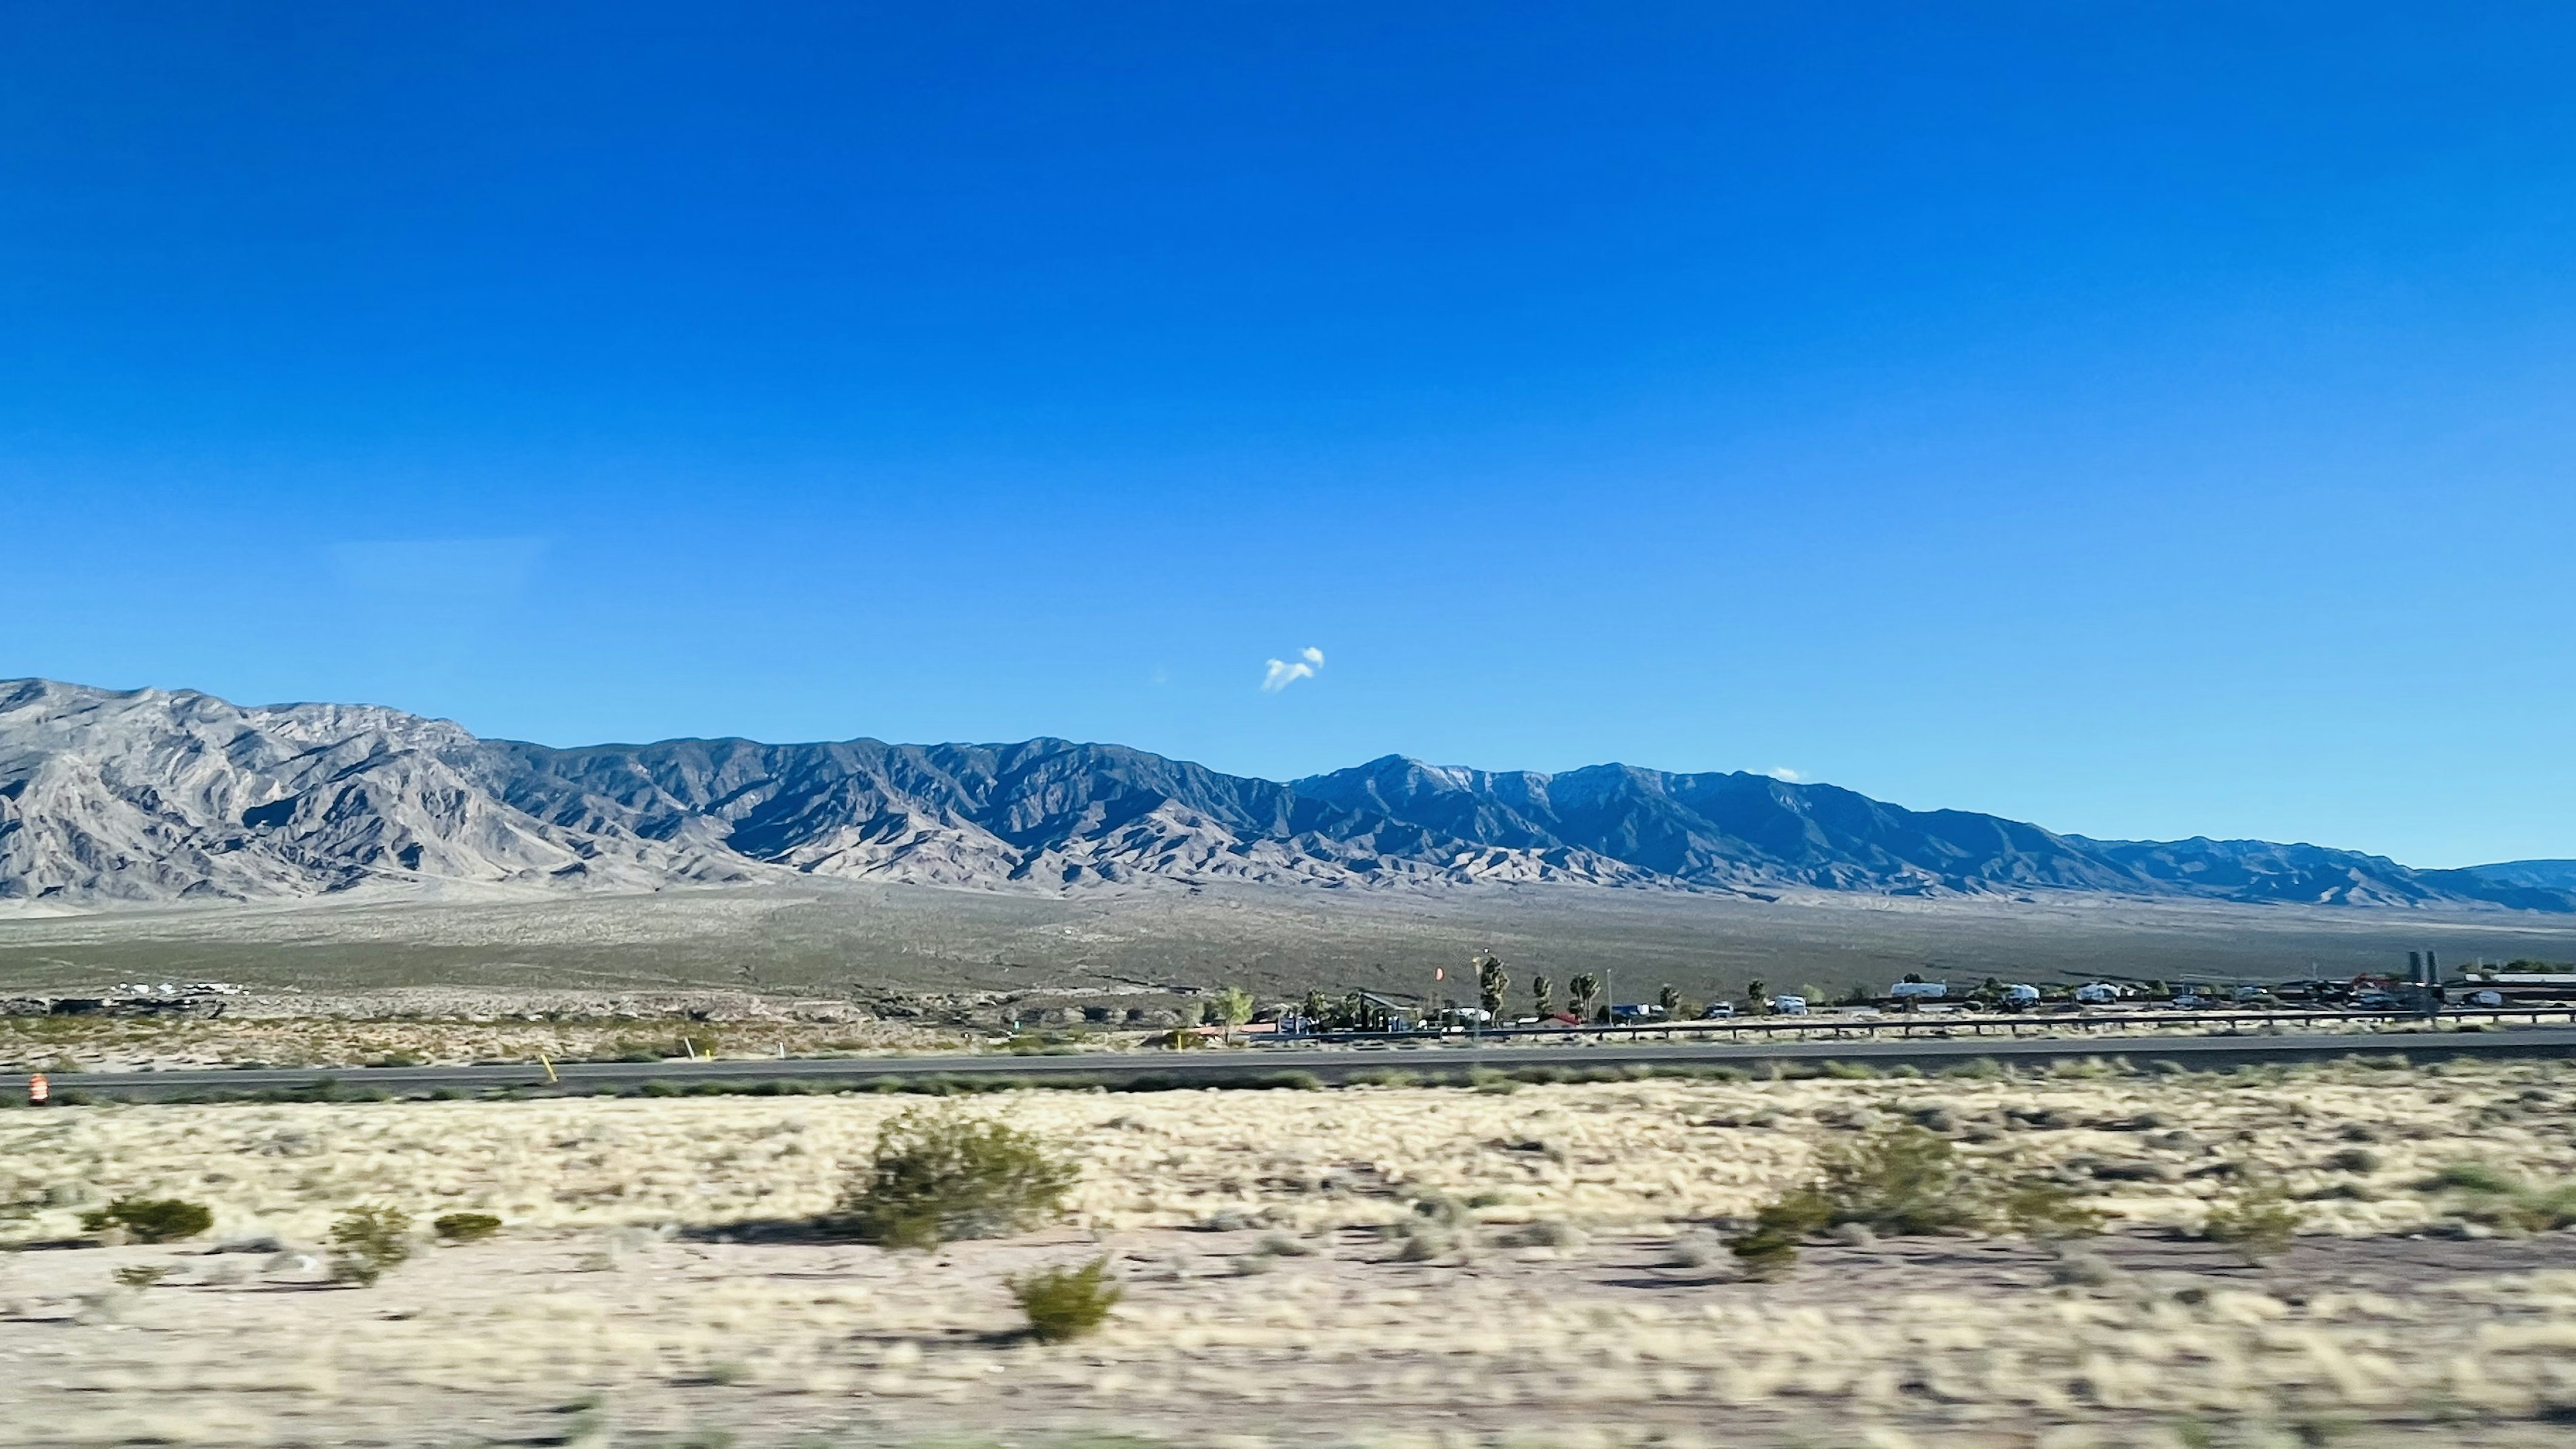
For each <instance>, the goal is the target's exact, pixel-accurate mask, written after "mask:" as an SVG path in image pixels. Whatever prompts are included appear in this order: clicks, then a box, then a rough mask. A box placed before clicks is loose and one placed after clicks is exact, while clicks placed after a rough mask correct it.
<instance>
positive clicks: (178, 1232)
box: [80, 1197, 215, 1243]
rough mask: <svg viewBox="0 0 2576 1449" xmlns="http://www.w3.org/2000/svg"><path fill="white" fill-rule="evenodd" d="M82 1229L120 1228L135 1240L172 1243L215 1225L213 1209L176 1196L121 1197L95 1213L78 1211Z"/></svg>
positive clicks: (102, 1229) (85, 1230) (87, 1230)
mask: <svg viewBox="0 0 2576 1449" xmlns="http://www.w3.org/2000/svg"><path fill="white" fill-rule="evenodd" d="M80 1223H81V1230H82V1231H83V1232H90V1233H103V1232H106V1231H108V1230H109V1229H111V1228H122V1229H124V1230H125V1235H126V1236H127V1237H129V1238H132V1239H133V1240H134V1241H136V1242H138V1243H175V1242H178V1241H179V1240H180V1239H182V1238H193V1237H195V1236H196V1235H198V1234H199V1233H202V1232H204V1231H205V1230H206V1229H208V1228H211V1227H213V1226H214V1225H215V1213H214V1209H212V1208H209V1207H207V1206H206V1205H205V1204H204V1203H201V1202H189V1201H187V1200H185V1199H183V1198H175V1197H121V1198H118V1199H117V1200H116V1201H114V1202H111V1203H109V1204H108V1205H107V1206H105V1207H103V1208H100V1209H98V1210H97V1211H96V1212H86V1213H83V1214H81V1220H80Z"/></svg>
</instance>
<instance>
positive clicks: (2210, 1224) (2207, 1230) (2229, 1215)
mask: <svg viewBox="0 0 2576 1449" xmlns="http://www.w3.org/2000/svg"><path fill="white" fill-rule="evenodd" d="M2298 1231H2299V1210H2298V1209H2297V1208H2296V1207H2293V1206H2292V1205H2291V1203H2290V1195H2289V1194H2288V1193H2287V1192H2284V1191H2283V1190H2282V1189H2281V1186H2280V1184H2278V1183H2276V1182H2270V1181H2256V1182H2249V1183H2247V1184H2246V1185H2245V1186H2243V1187H2241V1188H2239V1189H2237V1191H2236V1195H2235V1196H2234V1197H2233V1198H2231V1199H2229V1200H2228V1201H2225V1202H2222V1203H2219V1204H2217V1205H2216V1206H2214V1207H2212V1208H2211V1209H2210V1210H2209V1216H2208V1217H2206V1218H2203V1219H2202V1220H2201V1224H2200V1235H2201V1236H2202V1237H2203V1238H2206V1239H2208V1240H2209V1241H2210V1242H2213V1243H2227V1244H2230V1245H2232V1246H2234V1247H2235V1249H2236V1251H2237V1252H2239V1253H2241V1254H2243V1255H2244V1256H2245V1257H2247V1258H2249V1259H2251V1258H2260V1257H2264V1256H2266V1255H2268V1254H2271V1253H2277V1252H2279V1251H2281V1250H2282V1249H2283V1248H2286V1247H2288V1246H2289V1245H2290V1239H2291V1237H2292V1236H2294V1235H2295V1234H2296V1233H2297V1232H2298Z"/></svg>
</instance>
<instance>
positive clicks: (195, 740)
mask: <svg viewBox="0 0 2576 1449" xmlns="http://www.w3.org/2000/svg"><path fill="white" fill-rule="evenodd" d="M2535 864H2541V865H2545V864H2547V863H2535ZM790 873H804V874H811V875H821V876H839V877H849V878H859V879H876V880H892V881H905V882H915V883H921V884H931V885H950V886H977V887H994V886H1010V885H1035V886H1043V887H1049V888H1061V887H1065V886H1069V885H1076V884H1087V883H1094V882H1104V881H1127V880H1175V881H1184V882H1207V883H1213V882H1220V881H1231V882H1245V883H1254V884H1264V883H1268V884H1303V885H1312V886H1336V887H1338V886H1367V885H1385V884H1402V885H1412V886H1417V887H1426V888H1427V887H1436V886H1442V885H1453V884H1470V883H1478V882H1525V883H1561V884H1568V885H1596V886H1629V887H1660V888H1667V889H1701V890H1724V891H1736V892H1748V893H1754V894H1767V893H1770V892H1774V891H1777V890H1782V889H1791V888H1804V889H1819V890H1832V891H1859V892H1871V893H1878V894H1904V895H1944V894H1979V895H1992V894H2014V893H2022V892H2034V891H2051V892H2095V893H2119V894H2129V895H2147V896H2184V897H2198V898H2205V899H2218V900H2231V901H2297V902H2308V903H2324V904H2345V905H2360V906H2425V905H2442V906H2463V905H2477V906H2509V907H2518V908H2522V909H2530V910H2547V911H2571V910H2576V895H2571V894H2570V892H2569V890H2568V889H2566V888H2562V887H2559V886H2556V885H2552V884H2550V883H2549V881H2550V878H2547V877H2545V875H2543V874H2532V873H2529V872H2526V873H2524V874H2515V873H2514V872H2513V871H2512V870H2511V869H2510V868H2508V867H2478V868H2474V869H2471V870H2465V871H2416V870H2410V869H2408V868H2407V867H2405V866H2401V865H2398V864H2396V863H2395V862H2393V861H2389V860H2386V859H2384V858H2381V857H2378V856H2369V855H2362V854H2359V853H2357V852H2353V851H2340V850H2330V849H2325V848H2322V847H2318V846H2311V845H2274V844H2270V843H2267V842H2261V841H2212V840H2189V841H2180V842H2140V841H2097V840H2087V839H2085V838H2083V837H2081V836H2071V835H2057V834H2054V833H2052V832H2050V831H2047V830H2044V829H2041V828H2040V827H2038V826H2035V825H2026V824H2022V823H2020V822H2017V821H2011V820H2004V819H2001V818H1999V817H1996V816H1992V815H1979V814H1974V813H1971V812H1966V811H1955V810H1939V811H1929V812H1922V811H1912V810H1906V809H1903V808H1901V807H1898V806H1894V805H1889V804H1886V803H1884V802H1882V801H1877V800H1872V799H1870V798H1869V797H1867V796H1865V795H1859V794H1855V793H1853V792H1852V791H1849V790H1842V789H1837V788H1835V787H1833V786H1830V785H1796V784H1788V783H1785V782H1782V781H1779V780H1774V779H1771V778H1769V777H1767V776H1762V775H1750V774H1698V775H1670V774H1664V773H1662V772H1660V771H1655V770H1643V769H1636V768H1632V767H1630V766H1625V765H1600V766H1594V767H1592V768H1589V769H1582V770H1572V771H1568V772H1565V773H1563V774H1556V775H1543V774H1533V773H1488V772H1485V771H1478V770H1463V769H1451V768H1443V767H1436V766H1430V765H1424V764H1421V763H1420V762H1418V761H1413V760H1407V759H1403V758H1400V757H1396V756H1389V757H1387V758H1385V759H1382V760H1377V761H1374V762H1372V763H1370V764H1366V765H1362V766H1358V767H1356V768H1354V769H1349V770H1341V771H1336V772H1334V773H1332V774H1328V775H1318V776H1314V777H1311V778H1308V779H1304V780H1298V781H1295V782H1293V783H1289V784H1281V783H1278V782H1275V781H1269V780H1254V779H1246V778H1243V777H1240V776H1234V775H1225V774H1220V773H1218V772H1216V771H1214V770H1209V769H1206V768H1204V767H1202V766H1199V765H1193V764H1189V763H1187V762H1184V761H1179V760H1170V759H1165V758H1163V757H1162V756H1159V755H1152V754H1147V753H1145V752H1143V751H1141V750H1132V749H1127V748H1124V747H1121V746H1117V745H1086V744H1073V743H1069V742H1067V741H1063V740H1030V741H1027V742H1025V743H1022V744H1015V745H889V744H883V743H880V742H878V741H875V740H850V741H844V742H838V743H828V744H804V745H765V744H758V743H754V742H752V741H748V740H669V741H664V742H662V743H659V744H652V745H600V746H593V747H588V748H582V749H571V750H557V749H550V748H546V747H544V746H539V745H529V744H519V743H513V742H510V741H498V740H481V739H477V738H475V737H474V736H472V735H470V734H467V733H466V732H465V731H464V730H462V729H460V728H458V727H457V726H455V725H453V724H450V723H447V722H445V721H439V720H427V719H421V718H419V717H417V716H413V715H405V714H401V713H398V712H396V711H393V710H386V709H378V708H372V707H353V706H339V705H287V706H275V707H266V708H247V709H246V708H242V707H239V706H235V705H231V704H227V703H225V702H224V701H222V700H218V699H214V698H212V697H210V696H207V695H202V694H195V693H190V692H175V693H173V692H166V691H159V690H141V691H134V692H129V693H113V692H109V691H105V690H96V689H85V688H82V687H79V686H74V685H62V684H54V683H50V682H46V681H42V680H24V681H13V682H8V683H0V901H10V900H15V901H18V902H21V903H24V902H30V901H33V902H59V903H62V904H65V905H87V906H98V905H111V904H116V903H129V904H150V903H156V902H164V901H173V900H184V899H199V898H211V899H234V900H249V899H275V898H286V899H292V898H296V897H303V896H318V895H326V894H332V893H336V892H343V891H350V890H357V889H401V890H425V889H426V890H445V891H453V890H464V889H472V888H476V887H504V888H507V887H523V886H539V887H558V888H560V887H572V886H593V887H605V888H611V889H650V888H654V887H659V886H667V885H677V884H716V883H725V882H733V881H750V880H763V879H780V878H784V877H786V876H787V875H789V874H790Z"/></svg>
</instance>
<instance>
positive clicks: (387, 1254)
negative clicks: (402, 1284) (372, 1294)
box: [331, 1207, 411, 1288]
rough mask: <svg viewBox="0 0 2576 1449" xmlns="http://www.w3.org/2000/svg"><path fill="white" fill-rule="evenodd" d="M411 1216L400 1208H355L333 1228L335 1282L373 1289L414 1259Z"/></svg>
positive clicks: (333, 1274) (332, 1256)
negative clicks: (412, 1256)
mask: <svg viewBox="0 0 2576 1449" xmlns="http://www.w3.org/2000/svg"><path fill="white" fill-rule="evenodd" d="M410 1233H411V1214H409V1213H407V1212H404V1211H403V1210H402V1209H400V1208H391V1207H356V1208H351V1209H349V1210H348V1211H347V1212H344V1213H342V1214H340V1217H339V1220H338V1221H337V1222H334V1223H333V1224H331V1278H332V1281H333V1282H337V1283H349V1284H354V1285H356V1286H357V1287H360V1288H372V1287H374V1286H375V1283H376V1280H377V1279H379V1278H382V1277H383V1276H384V1275H385V1274H386V1273H388V1272H391V1271H392V1270H393V1269H396V1268H399V1267H401V1266H402V1265H403V1264H404V1263H405V1262H407V1261H409V1260H410V1258H411V1238H410Z"/></svg>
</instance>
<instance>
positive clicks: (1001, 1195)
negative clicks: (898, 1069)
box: [834, 1107, 1078, 1248]
mask: <svg viewBox="0 0 2576 1449" xmlns="http://www.w3.org/2000/svg"><path fill="white" fill-rule="evenodd" d="M1077 1175H1078V1174H1077V1171H1076V1169H1075V1168H1074V1166H1073V1164H1072V1163H1071V1162H1069V1161H1067V1160H1066V1159H1065V1157H1064V1156H1063V1155H1062V1154H1060V1153H1059V1152H1057V1151H1056V1150H1055V1149H1053V1148H1052V1147H1050V1146H1049V1145H1048V1144H1047V1143H1046V1142H1045V1141H1043V1140H1042V1139H1040V1138H1039V1137H1037V1136H1036V1135H1034V1134H1032V1133H1028V1132H1023V1131H1021V1130H1020V1129H1018V1128H1016V1127H1012V1126H1010V1125H1008V1124H1007V1123H1002V1122H994V1121H989V1120H984V1119H980V1118H975V1117H969V1116H966V1115H964V1114H963V1113H960V1112H957V1111H954V1110H943V1109H937V1108H927V1107H921V1108H915V1109H913V1110H911V1111H909V1112H905V1113H903V1114H902V1115H901V1116H898V1117H896V1118H894V1119H893V1120H892V1121H890V1122H888V1123H886V1124H885V1126H884V1127H882V1128H881V1129H879V1131H878V1133H877V1145H876V1152H875V1155H874V1157H873V1158H872V1159H871V1160H870V1162H869V1164H868V1166H867V1167H866V1168H865V1169H864V1170H862V1171H861V1172H859V1173H858V1174H857V1175H856V1177H855V1179H854V1180H853V1181H852V1183H851V1184H850V1187H849V1190H848V1191H847V1192H846V1193H845V1194H844V1195H843V1197H842V1200H841V1207H840V1210H839V1212H838V1213H837V1214H835V1218H834V1221H835V1223H836V1224H837V1225H838V1226H840V1227H842V1228H843V1229H844V1230H846V1231H848V1232H849V1233H850V1234H851V1235H852V1236H854V1237H857V1238H858V1239H859V1240H861V1241H862V1242H870V1243H878V1244H882V1245H884V1246H886V1247H891V1248H933V1247H937V1246H938V1245H939V1244H941V1243H944V1242H949V1241H952V1240H955V1239H959V1238H995V1237H1002V1236H1005V1235H1007V1234H1010V1233H1014V1232H1025V1231H1026V1230H1028V1229H1030V1228H1033V1227H1036V1226H1038V1225H1039V1224H1040V1223H1043V1222H1045V1221H1047V1220H1048V1219H1049V1218H1051V1217H1053V1216H1054V1215H1055V1214H1056V1212H1057V1211H1058V1210H1059V1209H1060V1208H1061V1207H1062V1205H1063V1201H1064V1195H1065V1193H1066V1192H1068V1191H1069V1190H1071V1188H1072V1187H1073V1183H1074V1179H1075V1177H1076V1176H1077Z"/></svg>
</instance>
